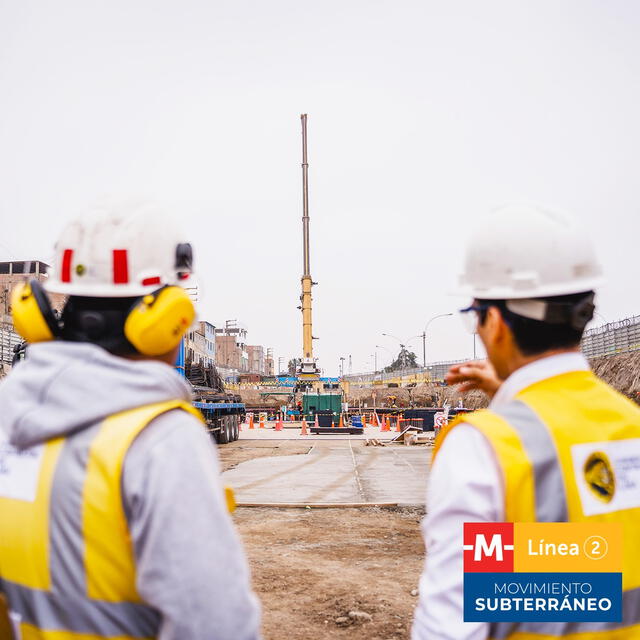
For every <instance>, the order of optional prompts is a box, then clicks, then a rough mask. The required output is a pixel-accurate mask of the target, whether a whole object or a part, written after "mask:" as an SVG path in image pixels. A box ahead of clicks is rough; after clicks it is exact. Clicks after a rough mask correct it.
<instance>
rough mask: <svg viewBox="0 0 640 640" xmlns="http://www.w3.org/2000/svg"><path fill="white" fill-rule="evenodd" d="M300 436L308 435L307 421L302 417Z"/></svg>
mask: <svg viewBox="0 0 640 640" xmlns="http://www.w3.org/2000/svg"><path fill="white" fill-rule="evenodd" d="M300 435H301V436H308V435H309V431H307V421H306V420H305V419H304V418H302V430H301V431H300Z"/></svg>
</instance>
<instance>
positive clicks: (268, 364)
mask: <svg viewBox="0 0 640 640" xmlns="http://www.w3.org/2000/svg"><path fill="white" fill-rule="evenodd" d="M264 375H265V376H275V375H276V363H275V362H274V360H273V349H267V355H266V357H265V359H264Z"/></svg>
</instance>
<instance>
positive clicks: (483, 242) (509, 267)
mask: <svg viewBox="0 0 640 640" xmlns="http://www.w3.org/2000/svg"><path fill="white" fill-rule="evenodd" d="M602 283H603V278H602V269H601V268H600V265H599V263H598V261H597V259H596V255H595V251H594V247H593V245H592V243H591V241H590V240H589V237H588V236H587V234H586V232H585V230H584V227H583V225H582V224H581V223H580V222H579V221H578V220H576V219H575V218H573V217H572V216H570V215H568V214H566V213H564V212H560V211H554V210H551V209H547V208H544V207H539V206H532V205H509V206H505V207H501V208H499V209H496V210H494V211H493V212H491V213H490V214H489V215H488V216H486V217H485V218H484V219H483V220H482V223H481V226H480V227H479V228H478V229H477V230H476V231H475V232H474V233H473V234H472V236H471V240H470V242H469V246H468V248H467V252H466V256H465V265H464V273H463V274H462V276H460V289H458V291H456V293H460V294H464V295H468V296H470V297H472V298H476V299H486V300H509V299H511V300H513V299H523V298H543V297H547V296H563V295H569V294H574V293H581V292H583V291H592V290H594V289H595V288H596V287H599V286H600V285H601V284H602Z"/></svg>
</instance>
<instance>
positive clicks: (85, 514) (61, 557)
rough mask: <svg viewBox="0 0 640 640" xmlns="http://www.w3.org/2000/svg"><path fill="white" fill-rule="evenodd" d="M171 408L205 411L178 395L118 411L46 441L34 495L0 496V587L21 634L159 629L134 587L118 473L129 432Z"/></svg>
mask: <svg viewBox="0 0 640 640" xmlns="http://www.w3.org/2000/svg"><path fill="white" fill-rule="evenodd" d="M173 409H182V410H184V411H187V412H189V413H191V414H193V415H195V416H197V417H199V419H202V418H201V415H200V413H199V412H198V411H197V410H196V409H194V408H193V407H192V406H191V405H189V404H188V403H185V402H182V401H179V400H176V401H169V402H163V403H158V404H154V405H148V406H145V407H140V408H138V409H133V410H130V411H125V412H122V413H119V414H116V415H114V416H111V417H109V418H107V419H106V420H104V421H103V422H102V423H99V424H96V425H93V426H91V427H89V428H87V429H85V430H82V431H79V432H77V433H75V434H72V435H70V436H69V437H67V438H64V439H62V438H59V439H56V440H53V441H50V442H49V443H47V444H46V445H45V447H44V453H43V455H42V461H41V463H40V467H39V471H38V480H37V490H36V493H35V499H34V500H33V501H31V502H29V501H28V500H16V499H11V498H7V497H3V496H0V521H1V522H2V527H0V590H2V591H3V592H4V593H5V594H6V595H7V598H8V601H9V605H10V608H11V610H12V611H13V612H15V613H17V614H18V615H19V616H20V618H21V630H22V633H23V636H24V637H25V638H29V639H32V638H33V639H34V640H35V639H36V638H38V639H40V638H41V639H42V640H63V639H65V640H66V638H68V637H71V636H70V635H69V634H73V636H72V637H73V638H74V640H75V639H76V638H77V639H78V640H84V639H85V638H87V639H89V638H90V639H91V640H93V639H95V638H118V640H127V639H129V638H131V639H137V640H139V639H142V638H145V639H146V638H153V637H155V636H156V634H157V631H158V628H159V622H160V620H159V615H158V612H157V611H155V610H154V609H153V608H151V607H149V606H148V605H147V604H145V603H144V602H142V600H141V598H140V596H139V594H138V593H137V590H136V587H135V558H134V553H133V548H132V543H131V539H130V536H129V531H128V524H127V519H126V515H125V512H124V507H123V502H122V495H121V479H122V478H121V476H122V466H123V462H124V458H125V456H126V453H127V451H128V449H129V447H130V445H131V443H132V442H133V441H134V439H135V438H136V437H137V436H138V435H139V433H140V432H141V431H142V430H143V429H144V428H145V427H146V426H147V425H148V424H149V423H150V422H151V421H152V420H153V419H154V418H156V417H158V416H159V415H161V414H163V413H166V412H167V411H171V410H173Z"/></svg>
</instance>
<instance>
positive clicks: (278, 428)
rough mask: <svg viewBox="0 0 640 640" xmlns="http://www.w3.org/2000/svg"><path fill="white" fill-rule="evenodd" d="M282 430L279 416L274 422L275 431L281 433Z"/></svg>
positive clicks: (282, 425) (282, 426)
mask: <svg viewBox="0 0 640 640" xmlns="http://www.w3.org/2000/svg"><path fill="white" fill-rule="evenodd" d="M283 429H284V424H282V420H281V419H280V416H278V419H277V420H276V431H282V430H283Z"/></svg>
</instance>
